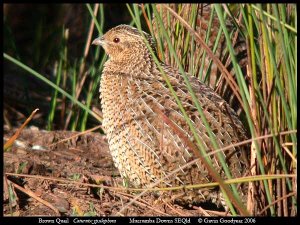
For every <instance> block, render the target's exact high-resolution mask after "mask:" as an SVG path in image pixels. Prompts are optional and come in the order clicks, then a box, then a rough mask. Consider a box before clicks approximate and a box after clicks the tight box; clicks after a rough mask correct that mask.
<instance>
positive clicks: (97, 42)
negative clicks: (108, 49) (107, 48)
mask: <svg viewBox="0 0 300 225" xmlns="http://www.w3.org/2000/svg"><path fill="white" fill-rule="evenodd" d="M103 44H104V37H103V36H102V37H98V38H96V39H95V40H93V42H92V45H103Z"/></svg>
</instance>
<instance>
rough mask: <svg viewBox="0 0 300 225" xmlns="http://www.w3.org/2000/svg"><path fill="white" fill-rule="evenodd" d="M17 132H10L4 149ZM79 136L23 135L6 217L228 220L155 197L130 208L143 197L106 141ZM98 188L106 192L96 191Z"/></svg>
mask: <svg viewBox="0 0 300 225" xmlns="http://www.w3.org/2000/svg"><path fill="white" fill-rule="evenodd" d="M14 132H15V131H7V130H6V129H4V143H5V142H6V141H7V139H8V138H9V137H11V136H12V135H13V134H14ZM78 134H79V132H68V131H51V132H49V131H41V130H38V129H37V128H28V129H25V130H23V131H22V133H21V135H20V137H19V138H18V139H17V141H15V144H14V146H13V147H12V148H11V149H10V150H9V151H7V152H5V153H4V172H5V174H4V178H3V180H4V182H3V184H4V194H3V198H4V202H3V210H4V212H3V214H4V216H203V215H205V216H208V215H213V216H216V215H222V214H223V212H217V211H210V210H204V209H203V208H202V207H198V206H197V207H196V206H194V207H190V208H183V207H181V206H179V205H176V204H173V203H172V202H170V201H169V202H167V201H164V200H162V199H160V198H158V197H155V196H154V195H153V194H151V193H146V194H145V195H143V196H142V197H139V198H138V199H137V200H135V201H133V203H132V204H129V202H131V201H132V200H133V198H134V197H135V196H136V195H138V194H139V192H132V191H128V190H126V188H124V185H123V181H122V179H121V177H120V176H119V173H118V171H117V169H116V168H115V167H114V165H113V161H112V158H111V156H110V153H109V149H108V145H107V142H106V140H105V136H103V135H101V134H100V133H88V134H84V135H80V136H78ZM70 137H73V138H71V139H68V138H70ZM65 139H68V140H65ZM62 140H65V141H63V142H61V141H62ZM58 142H59V143H58ZM17 174H19V175H17ZM93 184H94V185H95V184H98V185H100V186H99V187H91V185H93ZM101 185H102V186H105V187H108V188H103V187H101ZM115 187H119V189H114V188H115Z"/></svg>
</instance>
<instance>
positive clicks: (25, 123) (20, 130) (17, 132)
mask: <svg viewBox="0 0 300 225" xmlns="http://www.w3.org/2000/svg"><path fill="white" fill-rule="evenodd" d="M38 110H39V109H35V110H34V111H33V112H32V113H31V114H30V116H29V117H28V118H27V119H26V121H25V122H24V123H23V124H22V126H21V127H20V128H19V129H18V130H17V131H16V133H15V134H14V135H13V136H12V137H11V138H10V139H9V140H8V141H7V142H6V143H5V144H4V151H7V149H8V148H10V147H11V146H12V145H13V143H14V141H15V140H16V139H17V138H18V137H19V135H20V133H21V132H22V130H23V129H24V127H25V126H26V125H27V124H28V123H29V122H30V120H31V119H32V117H33V116H34V114H35V113H36V112H37V111H38Z"/></svg>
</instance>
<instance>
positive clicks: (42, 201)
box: [13, 183, 60, 216]
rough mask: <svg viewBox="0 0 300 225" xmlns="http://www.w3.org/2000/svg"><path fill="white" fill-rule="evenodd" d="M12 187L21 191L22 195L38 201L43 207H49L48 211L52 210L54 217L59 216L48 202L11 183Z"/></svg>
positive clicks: (56, 210)
mask: <svg viewBox="0 0 300 225" xmlns="http://www.w3.org/2000/svg"><path fill="white" fill-rule="evenodd" d="M13 186H14V187H15V188H16V189H18V190H19V191H22V192H23V193H25V194H27V195H28V196H30V197H32V198H34V199H35V200H37V201H39V202H40V203H42V204H44V205H45V206H47V207H49V208H50V209H52V210H53V211H54V212H55V214H56V216H60V213H59V211H58V209H57V208H55V207H54V206H53V205H52V204H51V203H49V202H47V201H45V200H43V199H42V198H40V197H38V196H36V194H35V193H34V192H32V191H30V190H26V189H25V188H22V187H21V186H19V185H17V184H15V183H13Z"/></svg>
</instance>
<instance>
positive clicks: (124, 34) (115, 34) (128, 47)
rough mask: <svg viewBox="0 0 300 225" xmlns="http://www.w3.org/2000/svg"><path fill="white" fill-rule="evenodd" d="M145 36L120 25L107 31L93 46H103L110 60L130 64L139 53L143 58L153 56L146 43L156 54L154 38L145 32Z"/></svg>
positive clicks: (134, 29)
mask: <svg viewBox="0 0 300 225" xmlns="http://www.w3.org/2000/svg"><path fill="white" fill-rule="evenodd" d="M143 35H144V37H143ZM143 35H142V34H141V33H140V32H139V31H138V30H137V29H136V28H134V27H131V26H128V25H119V26H116V27H114V28H112V29H110V30H109V31H107V32H106V33H105V34H104V35H103V36H101V37H99V38H96V39H95V40H94V41H93V42H92V44H94V45H101V46H102V47H103V48H104V50H105V52H106V53H107V54H108V55H109V57H110V60H115V61H119V62H120V61H123V62H128V60H129V59H130V58H132V56H136V55H137V53H139V52H140V53H142V54H143V57H145V56H146V55H145V54H149V55H150V54H151V53H150V52H149V51H148V48H147V45H146V43H145V41H147V42H148V43H149V45H150V47H151V48H152V49H153V50H154V52H155V47H154V41H153V39H152V37H151V36H150V35H149V34H147V33H145V32H143Z"/></svg>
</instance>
